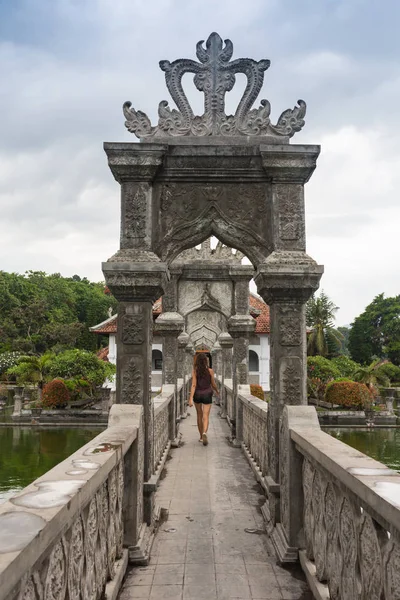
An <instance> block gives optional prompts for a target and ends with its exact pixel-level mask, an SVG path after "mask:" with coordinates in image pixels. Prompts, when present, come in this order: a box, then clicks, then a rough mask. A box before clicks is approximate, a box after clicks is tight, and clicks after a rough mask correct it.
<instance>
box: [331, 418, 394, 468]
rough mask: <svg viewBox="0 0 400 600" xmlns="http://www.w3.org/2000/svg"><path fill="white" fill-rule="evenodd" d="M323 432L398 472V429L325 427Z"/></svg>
mask: <svg viewBox="0 0 400 600" xmlns="http://www.w3.org/2000/svg"><path fill="white" fill-rule="evenodd" d="M324 431H326V432H327V433H329V434H330V435H332V436H333V437H335V438H337V439H339V440H341V441H342V442H344V443H345V444H348V445H349V446H352V448H356V449H357V450H359V451H360V452H363V453H364V454H367V455H368V456H370V457H371V458H374V459H375V460H379V461H380V462H382V463H383V464H384V465H386V466H387V467H389V468H390V469H394V470H396V471H399V472H400V429H398V428H396V427H391V428H376V427H375V428H368V429H350V428H347V427H346V428H344V427H335V428H333V427H329V428H328V427H327V428H324Z"/></svg>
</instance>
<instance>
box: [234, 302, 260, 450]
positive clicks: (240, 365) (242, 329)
mask: <svg viewBox="0 0 400 600" xmlns="http://www.w3.org/2000/svg"><path fill="white" fill-rule="evenodd" d="M255 326H256V322H255V320H254V319H253V317H251V316H250V315H249V314H247V315H243V314H242V315H233V317H231V318H230V319H229V321H228V331H229V333H230V334H231V336H232V338H233V365H232V368H233V373H232V375H233V399H234V400H233V401H234V412H235V432H234V437H235V440H236V442H237V443H238V444H240V443H241V442H242V441H243V407H242V404H241V402H239V401H238V398H237V395H238V385H239V379H238V375H239V377H240V384H241V385H246V384H248V376H249V337H250V336H251V334H252V333H254V329H255Z"/></svg>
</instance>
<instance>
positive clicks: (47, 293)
mask: <svg viewBox="0 0 400 600" xmlns="http://www.w3.org/2000/svg"><path fill="white" fill-rule="evenodd" d="M110 306H111V307H112V308H113V310H114V312H115V310H116V300H115V299H114V298H113V296H111V295H110V294H107V293H106V288H105V286H104V284H103V283H92V282H90V281H89V280H88V279H86V278H83V279H81V278H80V277H79V276H78V275H74V276H73V277H69V278H68V277H62V276H61V275H60V274H59V273H55V274H52V275H47V274H46V273H44V272H42V271H27V272H26V273H25V274H24V275H20V274H17V273H6V272H5V271H0V352H7V351H20V352H23V353H35V354H42V353H44V352H46V351H48V350H52V351H53V352H60V351H62V350H67V349H70V348H82V349H85V350H95V349H96V345H97V341H98V340H97V336H95V335H93V334H92V333H91V332H90V331H89V327H91V326H93V325H96V324H97V323H100V322H101V321H104V320H105V319H106V318H107V314H108V309H109V308H110Z"/></svg>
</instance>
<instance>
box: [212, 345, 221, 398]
mask: <svg viewBox="0 0 400 600" xmlns="http://www.w3.org/2000/svg"><path fill="white" fill-rule="evenodd" d="M221 355H222V348H221V346H220V344H219V341H218V340H216V342H215V343H214V346H213V347H212V348H211V356H212V363H213V371H214V374H215V378H216V379H218V380H219V381H221V376H222V356H221ZM216 404H217V406H219V405H220V400H218V398H217V400H216Z"/></svg>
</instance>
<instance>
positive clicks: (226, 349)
mask: <svg viewBox="0 0 400 600" xmlns="http://www.w3.org/2000/svg"><path fill="white" fill-rule="evenodd" d="M218 341H219V344H220V346H221V348H222V375H221V413H220V416H221V418H222V419H226V416H227V412H226V411H227V398H226V391H225V380H226V379H232V360H233V358H232V347H233V338H232V336H231V335H230V334H229V333H227V332H224V333H221V334H220V336H219V338H218Z"/></svg>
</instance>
